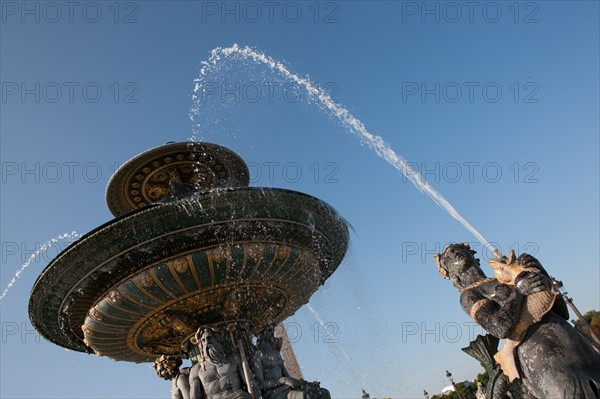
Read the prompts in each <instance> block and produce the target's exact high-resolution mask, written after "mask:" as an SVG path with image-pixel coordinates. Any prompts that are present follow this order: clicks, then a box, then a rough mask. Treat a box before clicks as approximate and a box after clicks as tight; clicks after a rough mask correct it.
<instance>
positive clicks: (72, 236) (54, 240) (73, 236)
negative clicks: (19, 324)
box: [0, 231, 81, 302]
mask: <svg viewBox="0 0 600 399" xmlns="http://www.w3.org/2000/svg"><path fill="white" fill-rule="evenodd" d="M79 237H81V235H80V234H79V233H77V232H76V231H73V232H71V233H64V234H61V235H59V236H57V237H55V238H52V239H50V240H49V241H47V242H46V243H44V244H43V245H42V246H40V247H39V248H38V249H37V250H36V251H35V252H34V253H33V254H31V256H30V257H29V258H28V259H27V261H26V262H25V263H23V266H21V267H20V268H19V270H17V272H16V273H15V275H14V277H13V278H12V280H10V282H9V283H8V285H7V286H6V288H5V289H4V291H3V292H2V295H0V302H1V301H2V299H4V297H5V296H6V294H8V291H9V290H10V289H11V288H12V287H13V285H15V283H16V282H17V280H18V279H19V278H21V275H22V274H23V272H24V271H25V269H27V267H28V266H29V265H30V264H31V262H33V260H34V259H35V258H36V257H37V256H39V255H40V254H41V253H43V252H45V251H47V250H48V249H49V248H51V247H53V246H55V245H57V244H58V243H59V242H60V241H62V240H67V242H68V243H71V242H73V241H75V240H77V239H78V238H79Z"/></svg>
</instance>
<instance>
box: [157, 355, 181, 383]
mask: <svg viewBox="0 0 600 399" xmlns="http://www.w3.org/2000/svg"><path fill="white" fill-rule="evenodd" d="M182 363H183V362H182V360H181V358H179V357H176V356H165V355H162V356H160V357H159V358H158V359H156V360H155V361H154V363H153V364H152V367H153V368H154V371H155V372H156V375H157V376H159V377H160V378H164V379H165V380H170V379H172V378H174V377H175V376H176V375H177V374H179V367H180V366H181V364H182Z"/></svg>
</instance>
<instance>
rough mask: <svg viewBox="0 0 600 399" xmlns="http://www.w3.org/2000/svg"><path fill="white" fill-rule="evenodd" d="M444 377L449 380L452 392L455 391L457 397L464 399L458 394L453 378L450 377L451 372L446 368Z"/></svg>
mask: <svg viewBox="0 0 600 399" xmlns="http://www.w3.org/2000/svg"><path fill="white" fill-rule="evenodd" d="M446 378H448V379H449V380H450V382H451V383H452V387H453V388H454V392H456V394H457V395H458V399H464V398H463V397H462V395H461V394H460V392H459V391H458V387H457V386H456V384H455V383H454V379H453V378H452V373H451V372H449V371H448V370H446Z"/></svg>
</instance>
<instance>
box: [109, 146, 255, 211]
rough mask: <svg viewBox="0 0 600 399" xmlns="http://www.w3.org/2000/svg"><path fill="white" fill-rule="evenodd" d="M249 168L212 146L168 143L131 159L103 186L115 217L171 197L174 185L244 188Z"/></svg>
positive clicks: (196, 188)
mask: <svg viewBox="0 0 600 399" xmlns="http://www.w3.org/2000/svg"><path fill="white" fill-rule="evenodd" d="M249 180H250V174H249V172H248V167H247V165H246V163H245V162H244V160H243V159H242V158H240V156H239V155H237V154H236V153H235V152H233V151H231V150H229V149H227V148H225V147H221V146H219V145H216V144H211V143H197V142H184V143H167V144H165V145H162V146H159V147H156V148H153V149H151V150H148V151H146V152H143V153H141V154H140V155H138V156H136V157H134V158H132V159H130V160H129V161H127V162H126V163H125V164H123V165H122V166H121V167H120V168H119V169H117V171H116V172H115V174H114V175H113V176H112V177H111V179H110V181H109V182H108V186H107V187H106V202H107V204H108V208H109V209H110V211H111V212H112V214H113V215H115V216H116V217H119V216H123V215H125V214H127V213H129V212H131V211H134V210H136V209H140V208H143V207H145V206H147V205H150V204H153V203H155V202H158V201H162V200H165V199H168V198H169V197H174V196H176V194H174V193H173V188H174V186H173V183H175V184H177V186H178V187H180V190H181V189H183V190H185V191H188V192H192V191H197V192H204V191H209V190H211V189H214V188H226V187H247V186H248V183H249Z"/></svg>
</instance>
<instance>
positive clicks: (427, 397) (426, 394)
mask: <svg viewBox="0 0 600 399" xmlns="http://www.w3.org/2000/svg"><path fill="white" fill-rule="evenodd" d="M423 396H425V399H429V392H427V391H426V390H424V389H423Z"/></svg>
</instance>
